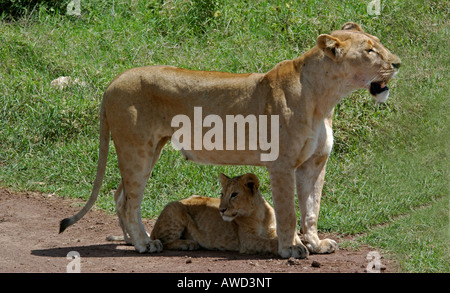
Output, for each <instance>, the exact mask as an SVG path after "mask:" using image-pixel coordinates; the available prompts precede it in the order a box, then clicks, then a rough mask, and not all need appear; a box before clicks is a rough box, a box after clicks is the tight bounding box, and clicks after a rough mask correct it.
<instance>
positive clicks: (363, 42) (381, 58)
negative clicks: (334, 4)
mask: <svg viewBox="0 0 450 293" xmlns="http://www.w3.org/2000/svg"><path fill="white" fill-rule="evenodd" d="M317 45H318V47H319V48H321V49H322V50H323V51H324V53H325V54H326V56H328V57H329V58H331V59H332V60H333V61H335V62H338V63H340V64H341V66H342V68H344V70H345V71H346V72H348V73H352V74H353V76H352V77H351V81H350V82H351V84H350V86H353V87H354V88H355V89H357V88H364V89H367V90H369V91H370V93H371V94H372V95H373V96H374V97H375V99H376V100H377V101H378V102H381V103H383V102H385V101H386V100H387V98H388V96H389V88H388V86H387V83H388V81H389V80H390V79H391V78H392V77H394V76H395V75H396V74H397V73H398V70H399V68H400V64H401V61H400V58H399V57H397V56H395V55H394V54H392V53H391V52H389V50H388V49H386V48H385V47H384V46H383V45H382V44H381V42H380V40H379V39H378V38H377V37H375V36H372V35H369V34H368V33H365V32H364V31H363V30H362V28H361V26H359V25H358V24H356V23H352V22H349V23H346V24H344V26H343V27H342V29H341V30H339V31H334V32H332V33H331V35H320V36H319V37H318V39H317Z"/></svg>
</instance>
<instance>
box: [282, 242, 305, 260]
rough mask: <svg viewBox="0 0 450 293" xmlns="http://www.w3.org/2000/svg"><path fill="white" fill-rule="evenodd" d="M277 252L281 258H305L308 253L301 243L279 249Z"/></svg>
mask: <svg viewBox="0 0 450 293" xmlns="http://www.w3.org/2000/svg"><path fill="white" fill-rule="evenodd" d="M278 253H279V255H280V256H281V257H282V258H290V257H293V258H307V257H308V255H309V251H308V249H307V248H306V246H304V245H303V244H302V243H300V244H296V245H293V246H289V247H288V248H285V249H280V250H279V252H278Z"/></svg>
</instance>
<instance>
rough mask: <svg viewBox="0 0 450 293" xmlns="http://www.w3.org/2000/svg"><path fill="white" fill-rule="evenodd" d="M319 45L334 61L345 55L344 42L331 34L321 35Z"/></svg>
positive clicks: (318, 40) (318, 39)
mask: <svg viewBox="0 0 450 293" xmlns="http://www.w3.org/2000/svg"><path fill="white" fill-rule="evenodd" d="M317 46H319V48H320V49H322V50H323V51H324V52H325V55H327V56H328V57H330V58H331V59H332V60H334V61H339V60H340V58H341V57H342V56H343V55H344V49H343V46H342V42H341V41H339V39H336V38H334V37H332V36H330V35H320V36H319V37H318V38H317Z"/></svg>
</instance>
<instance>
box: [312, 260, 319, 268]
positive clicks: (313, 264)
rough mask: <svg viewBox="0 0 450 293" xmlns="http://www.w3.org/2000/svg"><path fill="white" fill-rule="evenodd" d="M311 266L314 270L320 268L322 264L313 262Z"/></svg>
mask: <svg viewBox="0 0 450 293" xmlns="http://www.w3.org/2000/svg"><path fill="white" fill-rule="evenodd" d="M311 266H312V267H313V268H320V266H321V264H320V262H318V261H315V260H313V262H312V263H311Z"/></svg>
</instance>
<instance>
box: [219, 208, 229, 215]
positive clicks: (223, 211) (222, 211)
mask: <svg viewBox="0 0 450 293" xmlns="http://www.w3.org/2000/svg"><path fill="white" fill-rule="evenodd" d="M226 210H227V209H226V208H221V209H219V211H220V212H221V213H222V214H223V213H225V211H226Z"/></svg>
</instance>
